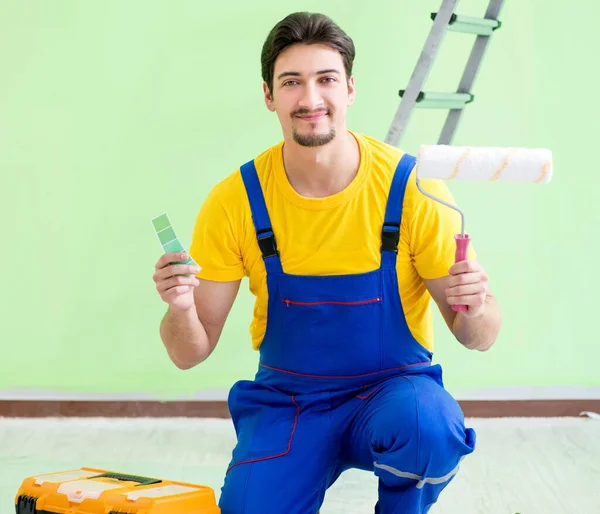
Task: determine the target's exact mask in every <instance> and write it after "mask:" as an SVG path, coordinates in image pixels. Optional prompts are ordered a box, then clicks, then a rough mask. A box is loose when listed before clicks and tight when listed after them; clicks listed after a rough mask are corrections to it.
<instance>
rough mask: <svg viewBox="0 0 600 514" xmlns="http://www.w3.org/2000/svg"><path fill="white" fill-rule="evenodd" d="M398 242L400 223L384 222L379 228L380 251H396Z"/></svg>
mask: <svg viewBox="0 0 600 514" xmlns="http://www.w3.org/2000/svg"><path fill="white" fill-rule="evenodd" d="M399 243H400V225H399V224H398V223H384V224H383V229H382V230H381V251H382V252H395V253H398V244H399Z"/></svg>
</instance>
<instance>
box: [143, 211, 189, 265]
mask: <svg viewBox="0 0 600 514" xmlns="http://www.w3.org/2000/svg"><path fill="white" fill-rule="evenodd" d="M152 225H153V226H154V230H155V232H156V235H157V236H158V240H159V241H160V244H161V246H162V247H163V250H164V251H165V253H171V252H186V253H187V251H186V249H185V248H184V247H183V245H182V244H181V243H180V242H179V239H177V235H176V234H175V230H174V229H173V227H172V226H171V221H170V220H169V216H167V213H166V212H165V213H163V214H161V215H160V216H156V218H152ZM173 264H193V265H196V266H197V264H196V262H195V261H194V259H192V258H191V257H190V256H189V254H188V259H187V261H185V262H184V261H177V262H173Z"/></svg>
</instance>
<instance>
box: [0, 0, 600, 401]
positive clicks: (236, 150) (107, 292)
mask: <svg viewBox="0 0 600 514" xmlns="http://www.w3.org/2000/svg"><path fill="white" fill-rule="evenodd" d="M553 4H554V5H552V7H551V8H550V7H549V3H548V2H547V1H546V2H545V1H544V0H528V1H527V2H522V1H516V0H507V1H506V5H505V7H504V9H503V12H502V15H501V19H502V21H503V27H502V29H501V30H500V31H499V32H497V33H496V35H495V36H494V38H493V40H492V41H491V46H490V47H489V50H488V53H487V55H486V58H485V60H484V63H483V67H482V69H481V72H480V75H479V77H478V79H477V82H476V85H475V88H474V94H475V95H476V99H475V102H474V103H473V104H471V105H470V106H469V107H468V111H467V113H466V114H465V115H464V117H463V121H462V123H461V125H460V128H459V131H458V133H457V136H456V138H455V140H454V144H457V145H472V146H480V145H481V146H484V145H488V146H489V145H494V146H526V147H536V146H541V147H548V148H551V149H552V150H553V152H554V159H555V162H554V164H555V177H554V179H553V181H552V182H551V183H550V184H549V185H547V186H538V185H529V184H508V183H498V184H493V185H492V184H486V183H479V184H465V183H454V184H452V185H451V187H452V191H453V192H454V194H455V196H456V198H457V200H458V201H459V203H460V205H461V206H462V207H464V209H465V210H466V213H467V229H468V232H469V233H470V234H471V235H472V237H473V239H474V243H475V245H476V248H477V250H478V253H479V257H480V260H481V261H482V262H483V264H484V266H485V268H486V269H487V271H488V272H489V275H490V276H491V286H492V287H493V289H494V291H495V292H496V294H497V296H498V298H499V301H500V303H501V305H502V308H503V312H504V328H503V330H502V334H501V338H500V340H499V342H498V343H497V346H496V347H495V348H494V349H493V351H491V352H489V353H484V354H481V353H475V352H469V351H467V350H464V349H463V348H462V347H460V345H459V344H458V343H456V342H455V341H453V340H452V338H451V337H450V335H449V334H448V333H447V331H446V329H445V327H444V326H443V324H442V322H441V318H440V317H439V316H438V317H437V319H436V327H437V338H436V350H437V354H436V357H437V360H438V361H440V362H442V363H443V365H444V367H445V369H446V384H447V386H448V387H449V388H451V389H460V388H471V389H478V388H488V387H500V386H568V385H575V386H594V385H595V386H597V385H600V374H599V373H598V371H597V369H596V365H595V361H596V360H598V359H599V358H600V350H599V349H598V348H599V346H598V344H597V341H596V322H595V321H596V320H595V316H596V315H597V314H596V312H597V303H596V290H597V284H595V283H594V282H597V278H596V269H595V263H596V260H597V252H596V248H597V246H596V245H597V237H598V222H599V221H600V215H599V208H598V200H597V191H598V190H596V187H598V186H600V179H599V178H598V173H597V172H596V167H597V166H596V164H595V160H596V159H595V157H594V153H593V151H594V149H595V148H596V143H597V142H596V135H597V133H598V130H597V123H598V120H599V116H598V114H600V113H599V109H598V104H597V103H594V102H595V99H594V98H593V97H592V96H591V95H593V93H594V88H595V87H596V86H597V84H598V74H597V72H596V71H595V68H596V66H595V65H594V64H593V62H594V61H595V60H596V59H597V53H596V52H593V50H592V45H591V44H590V45H589V46H585V45H584V44H583V40H584V37H587V36H586V34H587V35H588V36H590V37H591V35H592V34H594V32H595V30H596V23H595V17H594V16H592V15H589V13H592V12H593V10H592V9H593V6H594V4H593V2H592V1H591V0H587V1H586V0H575V1H573V2H553ZM370 5H371V7H367V2H360V3H359V2H350V1H341V0H337V1H336V0H319V1H317V0H312V1H304V2H300V1H288V2H284V3H276V2H271V1H266V0H255V1H253V2H244V1H239V0H237V1H235V2H229V3H228V4H219V3H218V2H217V3H211V2H197V1H195V0H187V1H183V0H177V1H169V2H166V1H162V2H159V1H156V0H154V1H147V0H144V1H142V0H135V1H134V0H127V1H122V0H119V1H117V0H105V1H102V2H77V1H75V0H71V1H67V0H63V1H54V2H14V1H9V0H2V1H1V2H0V12H1V15H0V70H2V72H1V75H0V170H1V173H2V187H1V188H0V191H1V192H0V194H1V200H2V201H1V203H0V205H1V209H2V220H3V233H4V234H3V241H4V243H5V244H4V245H3V247H2V252H1V253H0V255H1V256H0V259H2V261H1V269H2V271H3V273H2V286H3V287H2V295H1V297H0V298H1V299H0V302H2V303H1V308H0V312H2V324H1V330H2V331H1V341H2V356H3V358H2V359H0V391H7V390H25V389H26V390H29V391H38V392H39V391H41V390H47V391H55V392H60V393H63V394H68V395H73V396H76V395H83V394H103V395H117V394H121V393H122V394H125V393H131V394H147V395H148V396H161V397H166V398H169V397H175V396H177V397H184V396H188V395H193V394H196V393H197V392H199V391H210V390H215V389H217V390H220V389H221V390H222V389H224V388H227V387H229V386H230V385H231V384H232V383H233V382H234V381H235V380H237V379H238V378H248V377H251V376H252V374H253V372H254V369H255V365H256V359H257V355H256V353H255V352H254V351H252V350H251V349H250V340H249V335H248V324H249V322H250V315H251V308H252V298H251V296H250V294H249V293H248V292H247V291H246V289H247V282H245V283H244V284H243V288H242V289H243V291H242V293H241V294H240V297H239V300H238V302H237V303H236V305H235V306H234V309H233V312H232V314H231V317H230V319H229V322H228V324H227V326H226V329H225V332H224V334H223V338H222V340H221V342H220V344H219V346H218V348H217V350H216V352H215V353H214V355H213V357H212V358H211V359H210V360H209V361H207V362H206V363H205V364H203V365H201V366H199V367H197V368H195V369H193V370H191V371H187V372H182V371H179V370H177V369H176V368H175V367H174V366H173V365H171V363H170V362H169V360H168V358H167V355H166V353H165V351H164V349H163V347H162V344H161V342H160V339H159V335H158V325H159V322H160V319H161V317H162V315H163V313H164V311H165V304H163V303H162V302H161V300H160V298H159V297H158V295H157V294H156V292H155V290H154V283H153V281H152V274H153V269H154V263H155V261H156V260H157V259H158V257H159V255H160V247H159V245H158V242H157V240H156V239H155V235H154V233H153V230H152V226H151V223H150V219H151V218H152V217H153V216H155V215H157V214H160V213H162V212H163V211H167V212H168V213H169V215H170V217H171V220H172V222H173V224H174V226H175V228H176V230H177V232H178V235H179V236H180V238H181V240H182V241H183V242H184V244H186V245H187V244H189V240H190V237H191V232H192V227H193V223H194V218H195V216H196V213H197V210H198V208H199V206H200V204H201V202H202V201H203V199H204V198H205V196H206V195H207V193H208V191H209V190H210V188H211V187H212V186H213V185H214V184H216V183H217V182H218V181H220V180H221V179H222V178H223V177H225V176H226V175H228V174H229V173H231V172H232V171H233V170H234V169H235V168H236V167H237V166H238V165H239V164H241V163H242V162H244V161H245V160H247V159H248V158H251V157H253V156H254V155H256V154H257V153H259V152H260V151H262V150H263V149H264V148H266V147H267V146H269V145H271V144H273V143H274V142H276V141H278V140H279V139H280V137H281V133H280V129H279V125H278V122H277V119H276V117H275V116H274V115H273V114H271V113H269V112H268V111H267V110H266V108H265V107H264V104H263V102H262V89H261V79H260V61H259V59H260V48H261V45H262V42H263V40H264V37H265V36H266V34H267V32H268V30H269V29H270V28H271V26H272V25H273V24H274V23H276V22H277V21H278V20H279V19H280V18H282V17H283V16H284V15H286V14H287V13H289V12H292V11H296V10H317V11H322V12H325V13H327V14H329V15H330V16H332V17H333V18H334V19H335V20H337V21H338V22H339V23H340V24H341V25H342V27H344V28H345V29H346V30H347V31H348V32H349V34H350V35H351V36H352V37H353V38H354V39H355V43H356V45H357V49H358V54H357V60H356V68H355V76H356V84H357V88H358V96H357V101H356V104H355V106H354V107H353V108H352V110H351V114H350V124H351V128H353V129H355V130H357V131H360V132H364V133H368V134H371V135H374V136H377V137H380V138H384V137H385V134H386V132H387V129H388V127H389V124H390V122H391V119H392V117H393V114H394V112H395V110H396V108H397V105H398V102H399V97H398V96H397V91H398V89H401V88H404V87H405V86H406V84H407V81H408V79H409V77H410V74H411V73H412V70H413V67H414V64H415V62H416V60H417V57H418V55H419V52H420V51H421V48H422V46H423V43H424V41H425V38H426V37H427V34H428V31H429V28H430V26H431V20H430V18H429V14H430V13H431V12H434V11H436V10H437V9H438V8H439V5H440V2H439V1H431V0H427V1H424V0H421V1H419V2H413V1H408V0H374V1H373V2H372V3H371V4H370ZM486 5H487V2H486V1H485V0H481V1H476V0H472V1H466V0H464V1H462V2H460V3H459V7H458V9H457V12H458V13H460V14H464V15H470V16H481V15H482V14H483V12H484V10H485V6H486ZM346 9H348V10H346ZM473 37H474V36H469V35H463V34H455V33H449V34H448V35H447V37H446V39H445V41H444V44H443V46H442V50H441V52H440V55H439V57H438V60H437V62H436V66H435V68H434V69H433V71H432V73H431V75H430V78H429V80H428V82H427V84H426V89H428V90H434V91H452V90H454V88H455V87H456V85H457V84H458V80H459V77H460V74H461V72H462V68H463V66H464V63H465V62H466V59H467V56H468V53H469V51H470V48H471V44H472V42H473ZM592 41H593V39H592ZM586 95H590V99H588V98H587V97H586ZM445 114H446V113H445V112H443V111H440V112H435V111H425V110H420V111H415V113H414V115H413V117H412V119H411V122H410V124H409V128H408V132H407V134H406V137H405V138H404V139H403V142H402V146H403V147H404V149H406V150H407V151H411V152H414V151H416V150H417V148H418V145H419V144H421V143H433V142H435V141H436V139H437V136H438V133H439V130H440V129H441V126H442V123H443V119H444V116H445ZM32 394H33V393H32Z"/></svg>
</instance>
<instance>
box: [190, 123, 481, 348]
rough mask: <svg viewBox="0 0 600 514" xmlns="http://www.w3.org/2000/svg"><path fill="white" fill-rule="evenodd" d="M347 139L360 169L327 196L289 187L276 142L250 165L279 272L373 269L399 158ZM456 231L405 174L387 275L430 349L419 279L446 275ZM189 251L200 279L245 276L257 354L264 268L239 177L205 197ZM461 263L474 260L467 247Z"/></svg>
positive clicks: (425, 297) (454, 221)
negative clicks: (392, 274)
mask: <svg viewBox="0 0 600 514" xmlns="http://www.w3.org/2000/svg"><path fill="white" fill-rule="evenodd" d="M351 133H352V134H353V135H354V137H355V138H356V140H357V141H358V144H359V149H360V166H359V170H358V172H357V174H356V176H355V178H354V179H353V181H352V182H351V183H350V184H349V186H348V187H346V188H345V189H344V190H343V191H341V192H339V193H337V194H335V195H332V196H329V197H326V198H306V197H303V196H300V195H299V194H298V193H296V191H295V190H294V189H293V188H292V187H291V185H290V183H289V182H288V179H287V175H286V173H285V168H284V163H283V155H282V149H283V141H282V142H280V143H278V144H276V145H274V146H273V147H271V148H269V149H267V150H266V151H264V152H263V153H262V154H260V155H259V156H258V157H256V158H255V166H256V170H257V173H258V177H259V179H260V182H261V186H262V189H263V194H264V197H265V203H266V206H267V209H268V212H269V217H270V220H271V224H272V227H273V231H274V233H275V237H276V239H277V247H278V249H279V251H280V254H281V264H282V267H283V270H284V272H286V273H290V274H295V275H340V274H350V273H363V272H368V271H372V270H374V269H377V268H379V266H380V261H381V251H380V247H381V228H382V224H383V221H384V216H385V208H386V203H387V198H388V194H389V190H390V185H391V181H392V177H393V175H394V171H395V169H396V166H397V164H398V162H399V160H400V158H401V157H402V155H403V152H402V151H401V150H399V149H397V148H395V147H393V146H390V145H387V144H385V143H383V142H381V141H379V140H377V139H374V138H372V137H370V136H365V135H362V134H357V133H355V132H351ZM421 186H422V187H423V188H424V189H425V190H426V191H427V192H429V193H431V194H433V195H435V196H437V197H439V198H442V199H444V200H445V201H447V202H451V203H454V200H453V198H452V196H451V194H450V192H449V190H448V188H447V186H446V184H445V183H444V182H442V181H437V180H422V181H421ZM459 231H460V216H459V214H458V213H457V212H456V211H454V210H453V209H450V208H448V207H446V206H444V205H442V204H440V203H439V202H435V201H433V200H431V199H429V198H428V197H426V196H425V195H423V194H422V193H421V192H420V191H419V190H418V189H417V186H416V181H415V176H414V172H413V174H411V176H410V179H409V181H408V184H407V186H406V193H405V196H404V203H403V208H402V222H401V227H400V243H399V246H398V257H397V265H396V268H397V273H398V285H399V290H400V298H401V301H402V306H403V309H404V313H405V316H406V319H407V324H408V327H409V329H410V330H411V332H412V334H413V336H414V337H415V339H416V340H417V341H418V342H419V343H420V344H422V345H423V346H425V347H426V348H427V349H429V350H431V351H433V322H432V312H431V303H432V302H431V297H430V295H429V293H428V291H427V289H426V288H425V286H424V283H423V281H422V278H438V277H443V276H445V275H447V274H448V269H449V268H450V266H452V264H453V263H454V252H455V241H454V235H455V234H457V233H458V232H459ZM189 252H190V255H191V256H192V258H193V259H194V260H195V261H196V262H197V263H198V264H199V265H200V266H201V268H202V269H201V271H200V273H198V275H197V276H198V277H199V278H202V279H207V280H214V281H234V280H240V279H242V278H243V277H248V278H249V287H250V291H251V292H252V294H254V295H255V296H256V301H255V306H254V316H253V320H252V322H251V325H250V334H251V338H252V345H253V347H254V348H255V349H258V348H259V347H260V343H261V341H262V338H263V336H264V333H265V328H266V321H267V320H266V315H267V299H268V292H267V286H266V270H265V265H264V261H263V259H262V255H261V253H260V250H259V247H258V243H257V240H256V232H255V227H254V224H253V221H252V214H251V211H250V205H249V203H248V197H247V194H246V190H245V187H244V183H243V180H242V176H241V173H240V170H239V169H238V170H236V171H235V172H234V173H233V174H231V175H229V176H228V177H227V178H226V179H225V180H223V181H222V182H220V183H219V184H217V185H216V186H215V187H214V188H213V189H212V191H211V192H210V194H209V195H208V197H207V199H206V200H205V202H204V204H203V205H202V207H201V209H200V212H199V214H198V217H197V219H196V224H195V228H194V232H193V236H192V243H191V245H190V249H189ZM469 257H470V258H473V257H474V252H473V251H472V249H471V254H470V256H469Z"/></svg>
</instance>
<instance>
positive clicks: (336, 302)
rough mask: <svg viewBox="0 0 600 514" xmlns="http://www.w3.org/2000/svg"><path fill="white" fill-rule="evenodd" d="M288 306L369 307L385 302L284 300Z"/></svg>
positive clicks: (373, 300) (379, 298)
mask: <svg viewBox="0 0 600 514" xmlns="http://www.w3.org/2000/svg"><path fill="white" fill-rule="evenodd" d="M281 301H282V302H283V303H285V304H286V305H287V306H290V305H303V306H312V305H367V304H369V303H377V302H381V301H383V298H382V297H378V298H370V299H369V300H359V301H356V302H342V301H334V300H331V301H320V302H297V301H295V300H288V299H284V300H281Z"/></svg>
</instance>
